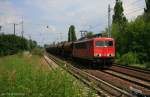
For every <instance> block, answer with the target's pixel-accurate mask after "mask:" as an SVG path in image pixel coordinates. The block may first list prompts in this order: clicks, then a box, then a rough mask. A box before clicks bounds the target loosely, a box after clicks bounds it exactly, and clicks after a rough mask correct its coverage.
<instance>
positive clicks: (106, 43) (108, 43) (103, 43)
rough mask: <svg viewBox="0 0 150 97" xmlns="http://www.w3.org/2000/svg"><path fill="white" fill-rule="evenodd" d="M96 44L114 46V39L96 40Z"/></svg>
mask: <svg viewBox="0 0 150 97" xmlns="http://www.w3.org/2000/svg"><path fill="white" fill-rule="evenodd" d="M96 46H113V41H96Z"/></svg>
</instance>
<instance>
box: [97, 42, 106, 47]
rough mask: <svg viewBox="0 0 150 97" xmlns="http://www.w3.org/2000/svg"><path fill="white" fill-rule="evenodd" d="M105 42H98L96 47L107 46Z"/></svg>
mask: <svg viewBox="0 0 150 97" xmlns="http://www.w3.org/2000/svg"><path fill="white" fill-rule="evenodd" d="M104 44H105V43H104V41H96V46H105V45H104Z"/></svg>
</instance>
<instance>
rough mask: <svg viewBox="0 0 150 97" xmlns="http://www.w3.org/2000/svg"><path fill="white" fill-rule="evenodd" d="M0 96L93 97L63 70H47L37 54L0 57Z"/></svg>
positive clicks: (46, 66) (92, 93)
mask: <svg viewBox="0 0 150 97" xmlns="http://www.w3.org/2000/svg"><path fill="white" fill-rule="evenodd" d="M0 97H95V95H94V92H93V91H91V90H89V89H88V88H86V87H85V86H84V85H83V84H81V83H80V82H79V81H77V80H76V79H75V78H74V77H72V76H71V75H70V74H68V73H67V72H65V71H63V70H61V69H59V68H57V69H56V70H49V69H48V65H47V64H46V63H45V62H44V61H43V59H42V58H41V57H40V56H38V55H30V54H17V55H10V56H5V57H1V58H0Z"/></svg>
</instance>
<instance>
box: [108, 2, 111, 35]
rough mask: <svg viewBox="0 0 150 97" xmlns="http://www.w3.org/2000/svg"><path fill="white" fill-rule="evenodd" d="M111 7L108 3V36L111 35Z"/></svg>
mask: <svg viewBox="0 0 150 97" xmlns="http://www.w3.org/2000/svg"><path fill="white" fill-rule="evenodd" d="M110 14H111V8H110V4H109V5H108V37H111V15H110Z"/></svg>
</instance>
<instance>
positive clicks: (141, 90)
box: [48, 55, 149, 97]
mask: <svg viewBox="0 0 150 97" xmlns="http://www.w3.org/2000/svg"><path fill="white" fill-rule="evenodd" d="M48 56H49V58H51V60H53V61H54V62H55V63H57V64H63V65H60V66H61V67H62V68H64V69H65V70H66V71H68V72H69V73H71V74H72V75H73V76H75V77H76V78H78V79H79V80H81V81H82V82H83V83H85V84H87V85H88V86H89V87H91V88H93V89H94V90H95V91H97V93H98V94H100V95H102V96H105V97H108V96H110V97H111V96H119V97H134V96H135V97H136V96H143V97H149V96H148V95H149V83H148V82H145V81H143V80H141V79H137V78H133V77H132V76H129V75H125V74H124V73H120V72H116V71H113V70H92V69H81V68H77V67H74V66H73V65H72V64H73V63H72V62H69V63H68V61H67V62H66V61H65V60H61V59H59V58H57V57H55V56H52V55H48ZM139 82H140V83H139ZM143 85H144V86H143ZM145 87H146V88H145Z"/></svg>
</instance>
